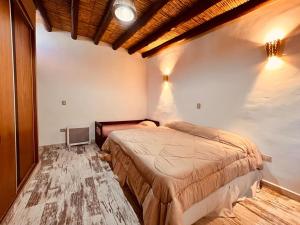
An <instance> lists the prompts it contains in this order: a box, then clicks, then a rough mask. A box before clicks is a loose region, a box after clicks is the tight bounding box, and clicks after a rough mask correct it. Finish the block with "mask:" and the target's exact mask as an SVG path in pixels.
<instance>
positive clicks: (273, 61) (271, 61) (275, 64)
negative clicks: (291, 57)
mask: <svg viewBox="0 0 300 225" xmlns="http://www.w3.org/2000/svg"><path fill="white" fill-rule="evenodd" d="M282 64H283V62H282V60H281V59H280V58H279V57H276V56H272V57H269V58H268V62H267V65H266V68H267V69H269V70H275V69H279V68H280V67H281V66H282Z"/></svg>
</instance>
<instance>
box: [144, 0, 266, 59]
mask: <svg viewBox="0 0 300 225" xmlns="http://www.w3.org/2000/svg"><path fill="white" fill-rule="evenodd" d="M268 1H271V0H250V1H248V2H246V3H244V4H242V5H240V6H238V7H236V8H234V9H231V10H229V11H227V12H225V13H223V14H220V15H218V16H216V17H214V18H212V19H210V20H208V21H207V22H205V23H203V24H200V25H198V26H196V27H194V28H193V29H191V30H189V31H187V32H185V33H183V34H181V35H179V36H177V37H175V38H173V39H170V40H169V41H167V42H165V43H163V44H161V45H159V46H157V47H155V48H153V49H151V50H149V51H146V52H143V53H142V57H143V58H146V57H149V56H152V55H154V54H156V53H158V52H160V51H162V50H163V49H166V48H167V47H169V46H170V45H172V44H174V43H176V42H179V41H182V40H187V39H191V38H193V37H195V36H197V35H200V34H204V33H206V32H207V31H209V30H211V29H214V28H216V27H218V26H220V25H222V24H224V23H227V22H229V21H232V20H234V19H236V18H238V17H241V16H243V15H245V14H247V13H249V12H251V11H253V10H255V9H257V8H258V7H260V6H262V5H263V4H264V3H266V2H268Z"/></svg>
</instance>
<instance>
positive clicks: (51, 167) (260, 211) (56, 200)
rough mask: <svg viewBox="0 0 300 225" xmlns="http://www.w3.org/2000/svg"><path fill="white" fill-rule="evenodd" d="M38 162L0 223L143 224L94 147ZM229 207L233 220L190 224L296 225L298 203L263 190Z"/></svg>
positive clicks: (51, 154)
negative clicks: (232, 211) (231, 209)
mask: <svg viewBox="0 0 300 225" xmlns="http://www.w3.org/2000/svg"><path fill="white" fill-rule="evenodd" d="M40 159H41V160H40V163H39V165H38V166H37V168H36V170H35V171H34V173H33V175H32V176H31V178H30V179H29V181H28V183H27V184H26V186H25V187H24V189H23V190H22V192H21V194H20V195H19V197H18V198H17V200H16V201H15V203H14V205H13V206H12V208H11V210H10V211H9V213H8V214H7V216H6V218H5V219H4V221H3V222H2V224H3V225H14V224H15V225H19V224H26V225H27V224H28V225H31V224H37V225H38V224H40V225H52V224H53V225H54V224H55V225H63V224H95V225H96V224H99V225H100V224H101V225H135V224H136V225H140V224H142V220H141V215H142V213H141V209H140V207H139V205H137V204H136V203H135V202H134V200H133V199H131V198H132V195H131V194H130V193H128V190H126V189H123V190H122V189H121V187H120V185H119V183H118V181H117V178H116V177H115V175H114V174H113V173H112V171H111V169H110V167H109V165H108V164H107V163H106V162H102V161H100V160H99V155H98V147H97V146H96V145H86V146H80V147H72V148H71V149H68V148H66V147H64V146H63V145H57V146H51V147H45V148H43V149H41V151H40ZM125 196H126V197H125ZM233 209H234V213H235V215H236V217H235V218H209V217H205V218H202V219H201V220H199V221H198V222H197V223H195V224H194V225H269V224H276V225H287V224H291V225H300V203H299V202H296V201H294V200H292V199H289V198H287V197H285V196H282V195H280V194H278V193H277V192H274V191H272V190H270V189H267V188H263V189H262V190H261V191H260V192H259V193H258V194H257V196H256V197H255V198H253V199H246V200H245V201H243V202H239V203H237V204H236V205H235V206H234V208H233ZM137 215H138V216H137ZM139 219H140V220H139Z"/></svg>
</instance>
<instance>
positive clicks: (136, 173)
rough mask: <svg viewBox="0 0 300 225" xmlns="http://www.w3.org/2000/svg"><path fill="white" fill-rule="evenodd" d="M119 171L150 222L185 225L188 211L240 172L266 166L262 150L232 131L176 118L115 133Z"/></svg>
mask: <svg viewBox="0 0 300 225" xmlns="http://www.w3.org/2000/svg"><path fill="white" fill-rule="evenodd" d="M102 148H103V150H104V151H107V152H109V153H111V155H112V165H113V170H114V173H115V174H117V175H118V177H119V180H120V183H121V185H124V184H125V182H126V183H127V184H128V185H129V187H130V188H131V190H132V191H133V192H134V194H135V195H136V197H137V199H138V201H139V203H140V204H141V205H142V207H143V219H144V224H145V225H182V224H183V222H182V215H183V212H184V211H185V210H186V209H188V208H189V207H191V206H192V205H193V204H194V203H196V202H199V201H201V200H202V199H203V198H205V197H206V196H208V195H209V194H210V193H212V192H214V191H216V190H217V189H218V188H220V187H222V186H223V185H225V184H227V183H229V182H230V181H232V180H233V179H235V178H236V177H239V176H242V175H245V174H247V173H248V172H250V171H254V170H256V169H261V168H262V159H261V154H260V152H259V150H258V149H257V148H256V146H255V145H254V144H253V143H252V142H250V141H249V140H247V139H245V138H243V137H240V136H238V135H236V134H232V133H229V132H226V131H222V130H217V129H213V128H207V127H200V126H195V125H192V124H189V123H185V122H173V123H171V124H168V125H167V127H158V128H141V129H132V130H123V131H115V132H112V133H111V134H110V136H109V138H108V139H107V141H106V142H105V143H104V145H103V147H102Z"/></svg>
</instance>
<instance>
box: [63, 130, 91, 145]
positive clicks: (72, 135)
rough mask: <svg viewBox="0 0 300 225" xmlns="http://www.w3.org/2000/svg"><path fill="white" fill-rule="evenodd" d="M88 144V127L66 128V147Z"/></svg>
mask: <svg viewBox="0 0 300 225" xmlns="http://www.w3.org/2000/svg"><path fill="white" fill-rule="evenodd" d="M89 143H90V127H89V126H76V127H67V145H68V146H73V145H83V144H89Z"/></svg>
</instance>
